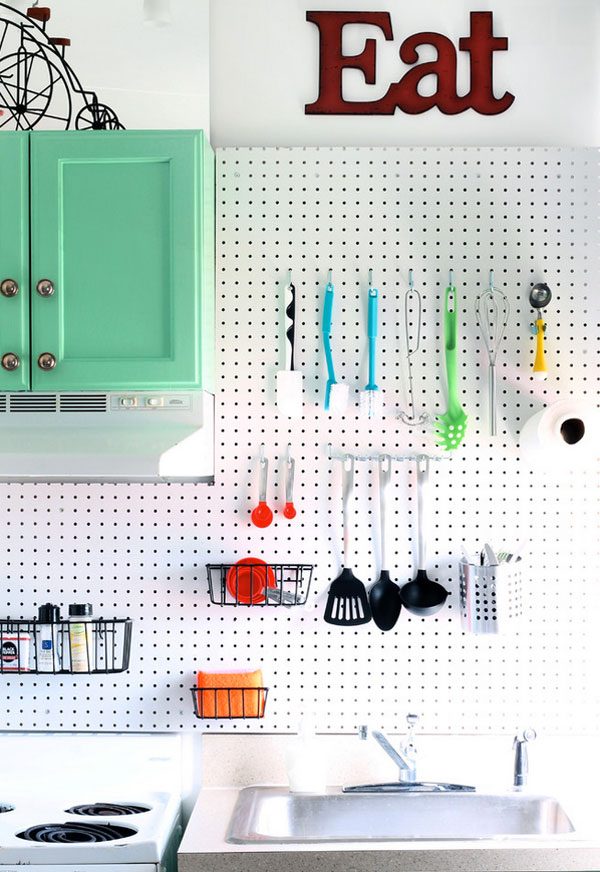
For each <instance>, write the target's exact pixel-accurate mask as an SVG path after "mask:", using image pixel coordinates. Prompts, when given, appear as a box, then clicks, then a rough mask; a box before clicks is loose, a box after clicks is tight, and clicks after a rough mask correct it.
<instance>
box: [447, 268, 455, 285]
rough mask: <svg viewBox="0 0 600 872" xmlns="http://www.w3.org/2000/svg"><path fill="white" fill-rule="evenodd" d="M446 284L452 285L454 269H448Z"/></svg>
mask: <svg viewBox="0 0 600 872" xmlns="http://www.w3.org/2000/svg"><path fill="white" fill-rule="evenodd" d="M448 284H449V285H450V287H451V288H453V287H454V270H453V269H451V270H449V271H448Z"/></svg>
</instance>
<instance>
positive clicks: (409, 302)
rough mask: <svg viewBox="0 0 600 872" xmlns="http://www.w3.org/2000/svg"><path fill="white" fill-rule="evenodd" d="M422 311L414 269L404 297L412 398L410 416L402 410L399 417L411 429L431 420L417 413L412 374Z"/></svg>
mask: <svg viewBox="0 0 600 872" xmlns="http://www.w3.org/2000/svg"><path fill="white" fill-rule="evenodd" d="M413 309H415V310H416V324H417V337H416V341H415V343H414V347H413V342H412V337H411V329H410V314H411V311H412V310H413ZM422 309H423V303H422V300H421V294H420V293H419V291H417V289H416V288H415V283H414V278H413V271H412V269H409V271H408V290H407V292H406V293H405V295H404V338H405V343H406V365H407V370H408V394H409V398H410V415H409V414H408V413H407V412H404V411H403V410H402V409H401V410H400V412H399V413H398V417H399V418H400V420H401V421H402V423H403V424H406V425H407V426H409V427H421V426H422V425H423V424H425V423H426V422H427V421H428V420H429V415H428V414H427V413H426V412H422V413H421V414H420V415H417V414H416V413H415V394H414V385H413V373H412V357H413V355H414V354H416V353H417V351H418V350H419V348H420V346H421V315H422Z"/></svg>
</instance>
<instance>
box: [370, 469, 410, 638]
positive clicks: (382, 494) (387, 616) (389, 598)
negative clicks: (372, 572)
mask: <svg viewBox="0 0 600 872" xmlns="http://www.w3.org/2000/svg"><path fill="white" fill-rule="evenodd" d="M391 478H392V462H391V458H390V457H389V456H386V455H382V456H381V457H380V458H379V522H380V524H381V571H380V573H379V578H378V579H377V581H376V582H375V584H374V585H373V587H372V588H371V590H370V591H369V605H370V606H371V617H372V618H373V620H374V621H375V623H376V624H377V626H378V627H379V629H380V630H391V629H392V627H394V626H395V624H396V621H397V620H398V618H399V617H400V609H401V608H402V601H401V600H400V588H399V587H398V585H397V584H396V582H395V581H392V579H391V578H390V571H389V569H386V567H387V566H389V565H390V563H389V555H388V550H387V545H386V543H387V539H386V534H385V533H386V530H385V528H386V504H387V493H388V489H389V485H390V481H391Z"/></svg>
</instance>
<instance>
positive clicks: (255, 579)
mask: <svg viewBox="0 0 600 872" xmlns="http://www.w3.org/2000/svg"><path fill="white" fill-rule="evenodd" d="M206 568H207V572H208V593H209V595H210V601H211V603H214V604H215V605H218V606H288V607H290V606H302V605H304V604H305V603H306V599H307V597H308V592H309V590H310V583H311V580H312V573H313V566H312V565H310V564H306V563H265V562H264V561H262V560H258V559H254V558H252V557H250V558H247V559H246V560H240V561H238V562H237V563H233V564H231V563H211V564H209V565H208V566H207V567H206Z"/></svg>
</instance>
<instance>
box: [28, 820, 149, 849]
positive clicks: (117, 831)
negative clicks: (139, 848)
mask: <svg viewBox="0 0 600 872" xmlns="http://www.w3.org/2000/svg"><path fill="white" fill-rule="evenodd" d="M136 832H137V831H136V830H134V829H132V828H131V827H119V826H116V825H115V824H83V823H82V824H80V823H66V824H38V826H37V827H29V828H28V829H27V830H23V832H22V833H17V838H18V839H25V841H26V842H49V843H51V844H57V845H71V844H74V843H76V842H112V841H114V839H125V838H127V837H128V836H135V834H136Z"/></svg>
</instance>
